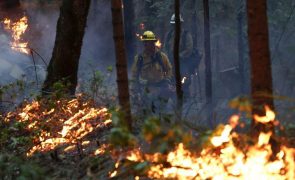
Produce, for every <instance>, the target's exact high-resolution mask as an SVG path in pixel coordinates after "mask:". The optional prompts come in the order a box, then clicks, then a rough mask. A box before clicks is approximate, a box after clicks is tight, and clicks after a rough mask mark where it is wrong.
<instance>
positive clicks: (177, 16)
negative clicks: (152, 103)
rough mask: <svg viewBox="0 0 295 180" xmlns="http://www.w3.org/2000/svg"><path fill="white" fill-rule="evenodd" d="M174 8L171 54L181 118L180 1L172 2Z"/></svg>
mask: <svg viewBox="0 0 295 180" xmlns="http://www.w3.org/2000/svg"><path fill="white" fill-rule="evenodd" d="M174 10H175V37H174V46H173V56H174V73H175V82H176V96H177V110H178V112H177V113H178V118H179V119H181V114H182V103H183V92H182V88H181V86H182V84H181V76H180V63H179V48H180V47H179V46H180V31H181V27H180V26H181V25H180V1H179V0H175V4H174Z"/></svg>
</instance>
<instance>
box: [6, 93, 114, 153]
mask: <svg viewBox="0 0 295 180" xmlns="http://www.w3.org/2000/svg"><path fill="white" fill-rule="evenodd" d="M48 104H49V103H48V102H46V100H43V101H33V102H32V103H27V104H26V105H24V106H23V107H22V108H19V109H18V110H17V111H16V112H11V113H9V114H8V116H7V117H6V119H7V122H10V120H15V119H16V120H17V121H19V122H24V123H25V124H26V129H27V130H28V131H30V132H36V131H41V132H40V133H39V134H38V135H37V136H36V137H35V138H34V140H33V142H34V146H33V147H31V148H30V149H29V150H28V152H27V156H32V155H33V154H34V153H35V152H47V151H51V150H54V149H55V148H56V147H58V146H61V145H62V146H63V147H64V152H67V151H73V150H77V149H78V148H79V147H78V146H81V147H83V146H90V144H91V142H90V141H88V140H87V139H85V138H86V136H87V135H88V134H90V133H91V132H93V131H94V130H95V129H99V128H102V127H108V126H109V125H110V124H111V120H110V119H109V117H110V115H109V114H108V112H107V111H108V110H107V109H106V108H93V107H91V106H92V104H91V103H89V102H83V101H82V99H79V97H78V98H77V99H74V100H70V101H69V100H66V99H64V100H59V101H56V102H55V106H56V107H55V108H51V109H46V108H45V107H46V105H48ZM41 120H42V121H41Z"/></svg>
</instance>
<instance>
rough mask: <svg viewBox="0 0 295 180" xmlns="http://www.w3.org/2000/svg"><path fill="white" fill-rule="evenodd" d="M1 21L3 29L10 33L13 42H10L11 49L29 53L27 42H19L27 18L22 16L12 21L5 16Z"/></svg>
mask: <svg viewBox="0 0 295 180" xmlns="http://www.w3.org/2000/svg"><path fill="white" fill-rule="evenodd" d="M3 23H4V29H5V30H7V31H10V32H11V34H12V38H13V42H11V43H10V45H11V49H13V50H15V51H19V52H21V53H24V54H29V53H30V51H29V49H28V42H21V41H22V36H23V34H24V33H25V32H26V30H27V28H28V18H27V17H26V16H24V17H22V18H21V19H19V20H18V21H17V22H15V23H12V22H11V20H10V19H8V18H5V19H4V21H3Z"/></svg>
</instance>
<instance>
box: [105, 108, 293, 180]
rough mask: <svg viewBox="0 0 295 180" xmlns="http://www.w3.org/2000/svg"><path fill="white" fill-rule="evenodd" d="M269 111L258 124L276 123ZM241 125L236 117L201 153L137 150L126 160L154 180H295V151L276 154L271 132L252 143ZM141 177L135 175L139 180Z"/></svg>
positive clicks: (182, 149)
mask: <svg viewBox="0 0 295 180" xmlns="http://www.w3.org/2000/svg"><path fill="white" fill-rule="evenodd" d="M266 110H267V113H266V117H258V116H254V118H255V120H256V121H259V122H261V121H263V122H269V120H271V121H274V119H275V116H274V113H273V112H272V111H271V110H270V109H269V108H266ZM261 118H262V119H263V120H261ZM266 119H267V120H266ZM238 121H239V116H237V115H234V116H232V117H231V118H230V121H229V124H227V125H224V126H221V127H222V129H221V132H220V133H218V135H213V136H212V137H211V138H210V141H209V142H210V144H211V145H206V146H204V147H203V149H202V150H201V151H198V152H195V151H193V150H192V149H190V150H189V148H185V146H184V145H183V144H182V143H180V144H178V145H177V146H176V148H175V150H174V151H171V152H169V153H167V154H159V153H156V154H146V153H143V152H142V151H141V150H140V149H139V148H136V149H134V150H131V151H129V152H127V153H126V154H125V159H126V160H128V161H131V162H134V163H144V162H146V163H147V164H148V169H147V171H146V172H145V174H144V175H143V176H148V177H149V178H151V179H290V180H291V179H295V165H294V164H295V162H294V160H295V159H294V156H295V149H294V148H288V147H286V146H284V145H281V146H280V147H279V148H280V149H279V151H278V153H276V154H273V153H274V152H273V151H272V148H271V144H270V143H269V140H270V137H271V135H272V133H271V132H266V133H261V134H260V135H259V138H258V142H257V143H256V144H251V143H248V141H249V140H248V138H249V137H246V136H245V135H242V134H241V135H240V134H238V133H237V132H234V131H233V129H234V128H235V127H236V126H237V125H238V123H239V122H238ZM121 160H122V157H121ZM120 164H121V165H122V166H124V163H123V162H121V161H117V163H116V167H115V170H114V171H112V172H110V174H109V175H110V177H114V176H117V175H118V174H119V171H120V166H121V165H120ZM141 175H142V174H135V176H136V178H137V179H140V176H141Z"/></svg>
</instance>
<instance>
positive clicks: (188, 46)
mask: <svg viewBox="0 0 295 180" xmlns="http://www.w3.org/2000/svg"><path fill="white" fill-rule="evenodd" d="M193 45H194V43H193V37H192V35H191V33H187V34H186V37H185V47H184V49H183V50H182V51H181V52H180V53H179V57H180V59H183V58H188V57H190V55H191V54H192V52H193Z"/></svg>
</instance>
